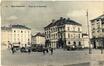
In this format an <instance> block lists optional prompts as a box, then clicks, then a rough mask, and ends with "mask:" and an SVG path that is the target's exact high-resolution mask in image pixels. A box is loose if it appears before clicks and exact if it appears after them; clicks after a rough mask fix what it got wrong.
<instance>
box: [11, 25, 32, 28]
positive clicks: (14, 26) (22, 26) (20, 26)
mask: <svg viewBox="0 0 104 66" xmlns="http://www.w3.org/2000/svg"><path fill="white" fill-rule="evenodd" d="M11 28H19V29H31V28H28V27H26V26H24V25H19V24H17V25H11Z"/></svg>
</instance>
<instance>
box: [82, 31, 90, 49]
mask: <svg viewBox="0 0 104 66" xmlns="http://www.w3.org/2000/svg"><path fill="white" fill-rule="evenodd" d="M82 37H83V41H82V42H83V47H84V48H89V36H88V34H87V33H83V34H82Z"/></svg>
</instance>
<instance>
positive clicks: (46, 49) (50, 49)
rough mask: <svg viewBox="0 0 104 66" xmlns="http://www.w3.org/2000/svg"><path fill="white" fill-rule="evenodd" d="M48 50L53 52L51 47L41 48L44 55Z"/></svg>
mask: <svg viewBox="0 0 104 66" xmlns="http://www.w3.org/2000/svg"><path fill="white" fill-rule="evenodd" d="M49 51H50V52H51V55H52V54H53V48H51V47H49V48H43V54H44V55H45V54H46V53H49Z"/></svg>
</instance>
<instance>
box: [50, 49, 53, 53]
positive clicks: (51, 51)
mask: <svg viewBox="0 0 104 66" xmlns="http://www.w3.org/2000/svg"><path fill="white" fill-rule="evenodd" d="M50 51H51V55H52V54H53V48H51V47H50Z"/></svg>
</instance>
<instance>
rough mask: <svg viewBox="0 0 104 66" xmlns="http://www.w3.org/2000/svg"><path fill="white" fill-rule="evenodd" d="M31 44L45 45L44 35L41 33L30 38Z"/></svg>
mask: <svg viewBox="0 0 104 66" xmlns="http://www.w3.org/2000/svg"><path fill="white" fill-rule="evenodd" d="M31 40H32V44H36V45H45V35H44V34H43V33H40V32H39V33H37V34H36V35H34V36H32V39H31Z"/></svg>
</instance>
